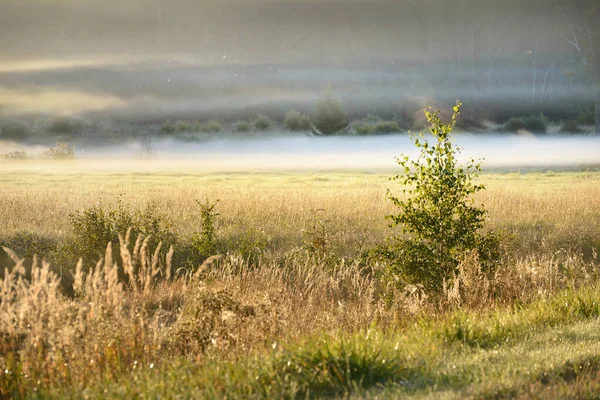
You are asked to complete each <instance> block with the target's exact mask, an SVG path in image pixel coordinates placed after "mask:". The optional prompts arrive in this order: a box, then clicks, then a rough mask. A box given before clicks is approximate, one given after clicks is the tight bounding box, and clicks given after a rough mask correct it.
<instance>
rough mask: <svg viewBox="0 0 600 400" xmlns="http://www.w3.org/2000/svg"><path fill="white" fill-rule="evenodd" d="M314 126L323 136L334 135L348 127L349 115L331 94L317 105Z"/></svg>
mask: <svg viewBox="0 0 600 400" xmlns="http://www.w3.org/2000/svg"><path fill="white" fill-rule="evenodd" d="M314 125H315V128H316V129H317V130H318V131H319V133H321V134H323V135H333V134H335V133H337V132H339V131H341V130H344V129H346V128H347V127H348V115H347V114H346V112H345V111H344V108H343V107H342V103H341V102H340V101H339V100H338V99H337V98H335V97H334V96H333V95H332V94H331V93H330V92H329V93H327V94H326V95H325V96H324V97H323V98H321V99H320V100H319V102H318V103H317V108H316V113H315V118H314Z"/></svg>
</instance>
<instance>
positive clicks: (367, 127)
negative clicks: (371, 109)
mask: <svg viewBox="0 0 600 400" xmlns="http://www.w3.org/2000/svg"><path fill="white" fill-rule="evenodd" d="M354 129H355V130H356V133H357V134H358V135H381V134H387V133H397V132H400V126H399V125H398V123H397V122H394V121H384V120H382V119H381V118H379V117H378V116H376V115H368V116H367V117H366V118H365V119H363V120H362V121H360V122H358V123H357V124H356V125H355V128H354Z"/></svg>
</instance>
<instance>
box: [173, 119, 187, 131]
mask: <svg viewBox="0 0 600 400" xmlns="http://www.w3.org/2000/svg"><path fill="white" fill-rule="evenodd" d="M174 128H175V132H189V131H190V130H191V126H190V125H189V124H188V123H187V122H185V121H177V122H175V127H174Z"/></svg>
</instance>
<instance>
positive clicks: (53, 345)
mask: <svg viewBox="0 0 600 400" xmlns="http://www.w3.org/2000/svg"><path fill="white" fill-rule="evenodd" d="M40 165H43V164H40ZM64 165H67V164H64ZM11 168H13V169H12V170H11ZM11 168H8V169H7V170H3V171H1V172H0V182H1V185H2V191H1V192H0V204H2V207H0V220H1V221H2V222H3V230H2V236H4V237H6V236H9V235H11V234H13V233H17V232H21V231H33V232H36V233H40V234H43V235H46V236H48V237H52V238H55V239H57V240H59V241H61V240H68V238H69V235H70V234H71V232H70V223H69V217H68V215H69V213H71V212H73V211H76V210H83V209H85V208H87V207H90V206H94V205H105V206H114V205H115V203H116V201H117V199H119V198H121V199H122V200H123V202H124V203H125V204H128V205H130V206H131V207H132V208H134V209H144V208H145V207H146V206H147V205H148V204H153V205H155V206H156V207H157V210H158V211H159V212H161V213H163V214H164V215H165V217H166V218H167V219H168V220H170V221H171V222H172V223H173V225H174V228H175V230H176V233H177V234H178V235H189V234H191V233H193V232H197V231H198V230H199V229H200V223H201V218H200V212H199V207H198V205H197V203H196V200H204V199H206V198H208V199H210V200H211V201H214V200H217V199H219V200H220V202H219V205H218V211H219V212H220V213H221V216H220V217H219V219H218V234H219V235H220V236H222V237H228V236H235V235H238V234H240V232H244V231H247V230H250V229H252V230H254V231H255V232H260V233H261V234H263V235H265V236H266V237H267V238H268V243H269V244H268V248H269V250H270V251H272V252H275V253H277V254H278V257H264V258H263V260H262V261H261V262H260V263H259V265H248V263H247V262H246V261H245V260H244V259H242V258H241V257H239V256H237V255H235V254H229V255H226V256H224V257H223V258H221V259H219V260H214V259H212V260H211V262H210V263H207V264H206V265H204V266H203V267H202V268H200V269H199V270H198V272H197V273H195V274H193V275H192V274H187V275H186V274H185V273H186V271H185V270H183V271H182V270H178V267H179V266H177V265H174V266H173V269H169V268H170V260H167V259H159V258H160V257H159V253H158V252H155V251H154V249H148V248H147V247H144V246H143V242H141V241H140V242H139V243H138V245H136V246H133V243H132V245H131V246H129V248H130V249H133V250H131V251H129V252H128V251H127V250H126V247H125V246H121V252H120V253H119V254H115V255H114V257H113V254H112V251H111V249H110V248H109V250H108V251H107V253H106V256H105V260H103V261H102V262H101V263H99V264H98V265H97V266H96V268H95V269H93V270H92V271H87V272H86V271H83V270H82V269H78V273H77V274H76V276H75V279H74V289H75V293H76V295H75V297H72V298H69V297H66V296H64V295H63V294H61V293H60V288H59V285H58V283H57V279H58V278H57V277H56V276H55V275H54V274H53V273H52V272H51V271H50V269H49V267H48V265H47V264H45V263H42V264H41V265H39V266H37V267H35V266H34V268H33V274H32V279H31V280H29V279H25V277H24V275H23V273H22V272H23V271H22V268H21V267H19V266H17V267H16V268H13V269H12V272H10V271H7V273H5V275H4V279H3V280H2V281H1V282H0V288H1V289H0V290H2V292H1V293H2V301H1V302H0V321H1V323H2V325H1V326H0V350H1V351H0V368H1V369H2V370H4V371H6V370H9V371H13V372H14V371H18V376H17V375H14V374H13V375H10V374H6V373H5V374H4V375H0V396H4V395H7V394H9V393H11V394H13V395H23V396H26V395H27V394H30V393H31V392H30V391H31V390H33V388H34V387H35V386H36V382H37V381H39V382H41V383H40V384H38V385H41V387H45V388H57V387H61V386H65V387H71V385H72V386H73V387H82V386H83V387H85V386H88V385H94V384H97V383H98V382H100V381H102V380H104V379H108V380H113V379H116V378H117V377H120V376H122V375H123V374H127V373H131V372H132V371H133V370H134V369H135V368H136V366H137V365H140V364H144V365H150V364H153V365H156V366H157V367H158V366H159V365H165V364H168V363H169V362H170V361H172V360H175V359H178V358H182V357H183V358H187V359H189V360H192V361H193V362H195V363H200V364H201V363H204V362H205V361H206V360H228V359H232V360H234V359H236V358H237V357H242V356H244V355H245V354H247V352H248V351H250V350H251V351H264V350H265V349H269V348H271V346H273V343H281V342H293V341H295V340H302V339H303V338H306V337H308V336H310V335H315V334H318V333H328V334H332V335H333V334H335V333H336V332H339V331H340V330H342V331H345V332H359V331H364V330H366V329H369V328H370V327H377V328H378V329H381V330H382V331H383V332H391V331H402V330H403V329H405V328H406V327H407V326H408V325H409V324H411V323H412V322H414V321H418V320H419V318H421V317H419V315H421V316H422V315H423V314H424V313H426V312H427V313H434V314H436V315H439V314H440V313H441V314H443V313H444V312H445V310H448V309H454V308H456V307H462V308H464V309H467V310H477V312H480V311H481V310H487V309H495V308H496V307H503V306H505V305H506V306H513V305H514V304H515V302H518V303H529V302H533V301H535V300H536V299H539V298H540V297H542V298H547V297H550V296H552V295H553V294H554V293H556V292H558V291H560V290H562V289H564V288H569V287H579V286H582V285H585V284H589V283H593V282H598V276H597V272H596V271H597V266H598V258H597V256H596V255H595V254H594V253H593V249H594V247H595V248H599V247H600V202H599V201H598V199H599V198H600V173H564V174H540V173H531V174H485V175H484V176H482V178H481V181H482V182H484V183H486V184H487V186H488V190H486V191H485V192H483V193H482V194H481V195H480V196H479V197H478V200H479V201H481V202H482V203H483V204H485V206H486V208H487V209H488V210H489V225H490V228H492V229H504V230H506V231H507V232H508V234H510V235H512V236H513V237H512V238H508V239H506V238H505V239H506V243H508V244H507V246H508V247H510V248H509V249H508V250H507V256H506V259H505V260H504V263H503V265H502V267H501V269H500V270H499V271H498V272H497V273H496V275H494V276H491V277H488V276H483V275H482V274H480V273H479V270H478V263H477V260H476V258H471V259H466V260H465V262H464V263H463V265H462V269H461V273H460V274H459V276H458V279H457V280H456V281H455V282H456V285H455V286H453V287H448V288H446V292H445V297H444V298H442V299H441V300H440V299H436V300H435V302H434V301H431V299H427V297H426V295H425V294H423V293H421V292H420V291H419V289H418V288H397V287H395V286H394V285H393V284H391V283H390V282H389V281H385V280H382V279H380V277H381V276H382V274H384V273H385V266H382V265H379V264H374V265H369V269H368V270H365V269H364V266H363V265H361V264H360V261H361V260H360V259H359V257H357V256H358V255H359V254H360V250H361V249H366V248H369V247H371V246H373V245H374V244H376V243H380V242H382V241H383V240H384V239H385V237H386V236H387V235H388V233H389V232H388V229H387V228H386V221H385V219H384V216H385V215H386V214H389V213H391V212H393V209H392V208H391V206H390V204H389V203H388V202H386V200H385V190H386V188H388V187H389V188H392V189H393V188H394V183H393V182H389V181H388V180H387V179H386V178H387V177H388V176H389V175H390V174H389V173H373V174H370V173H364V172H303V173H299V172H287V173H283V172H282V173H206V172H194V171H174V172H170V173H165V172H160V171H152V172H148V173H145V172H142V171H130V172H128V173H117V172H110V171H98V170H87V171H77V170H73V169H70V168H67V167H55V169H51V170H43V169H41V168H40V169H35V168H33V167H27V168H24V169H19V168H20V167H15V166H14V164H11ZM17 172H18V173H17ZM315 209H324V210H325V212H324V214H323V215H324V217H325V219H326V220H328V222H327V225H326V229H327V234H328V239H329V243H330V246H331V252H332V253H334V254H335V255H336V256H338V258H336V259H335V261H334V262H329V263H324V262H317V261H315V259H314V258H311V257H309V256H307V255H306V254H305V253H304V252H302V251H300V250H299V249H298V247H299V246H300V245H301V244H302V241H303V233H302V232H303V231H305V230H307V229H308V230H309V229H310V228H311V226H312V223H313V214H312V211H311V210H315ZM510 235H509V236H510ZM132 242H133V238H132ZM175 251H177V249H175ZM12 256H13V258H14V259H15V261H16V262H17V265H21V266H22V263H20V260H19V259H18V255H14V254H13V255H12ZM41 256H43V255H41ZM167 257H170V255H167ZM342 257H348V258H346V259H343V258H342ZM355 257H356V261H347V260H349V259H353V258H355ZM113 258H115V262H111V261H110V260H112V259H113ZM36 263H37V262H36ZM69 267H70V268H73V267H74V266H69ZM169 271H170V272H169ZM14 373H17V372H14ZM20 388H21V389H20Z"/></svg>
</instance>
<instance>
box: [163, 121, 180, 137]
mask: <svg viewBox="0 0 600 400" xmlns="http://www.w3.org/2000/svg"><path fill="white" fill-rule="evenodd" d="M176 131H177V128H176V127H175V125H173V124H171V123H170V122H169V121H165V122H164V123H163V124H162V126H161V127H160V133H162V134H163V135H172V134H174V133H175V132H176Z"/></svg>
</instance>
